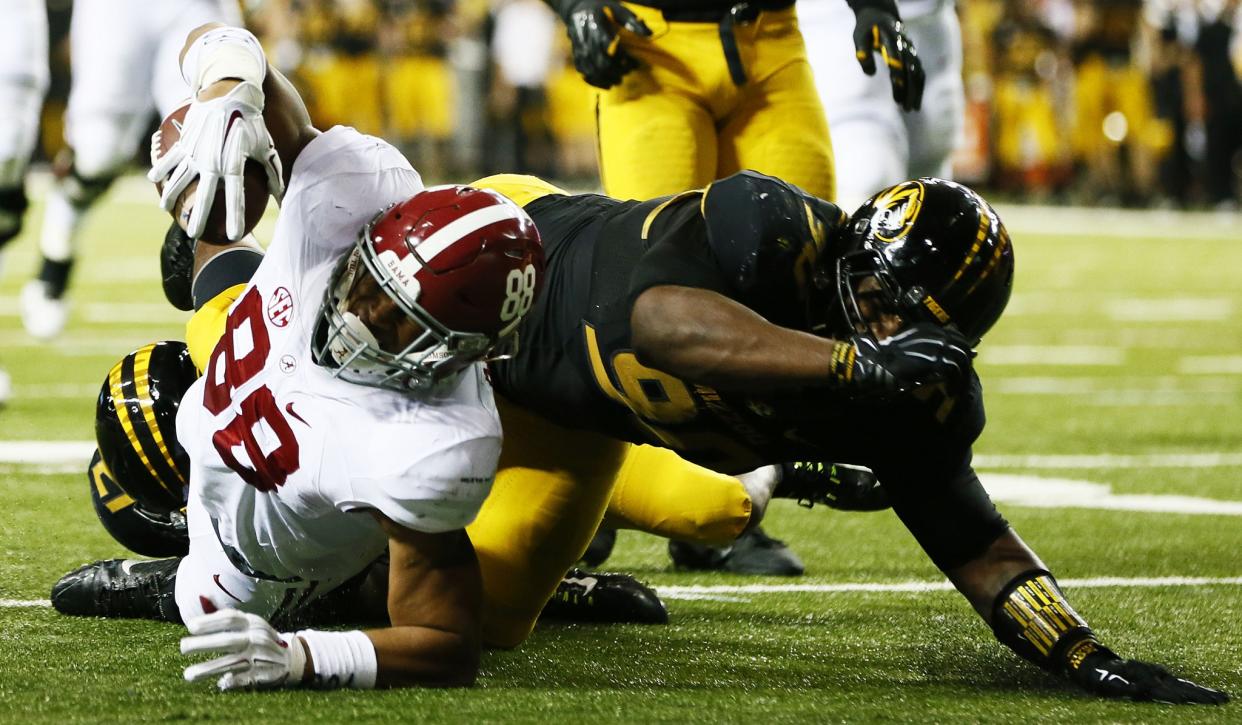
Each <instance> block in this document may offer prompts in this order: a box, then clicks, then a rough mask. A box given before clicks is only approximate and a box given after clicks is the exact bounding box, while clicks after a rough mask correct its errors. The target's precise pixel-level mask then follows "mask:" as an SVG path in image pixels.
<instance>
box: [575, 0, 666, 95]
mask: <svg viewBox="0 0 1242 725" xmlns="http://www.w3.org/2000/svg"><path fill="white" fill-rule="evenodd" d="M555 5H556V7H557V8H558V9H559V10H560V13H561V17H562V18H564V20H565V31H566V32H567V33H569V42H570V44H571V45H572V46H573V50H574V67H575V68H577V69H578V72H579V73H581V74H582V78H583V80H585V81H586V82H587V83H590V84H591V85H593V86H595V87H597V88H611V87H612V86H615V85H617V84H618V83H620V82H621V77H622V76H624V75H625V74H626V73H629V72H630V71H631V70H633V69H635V68H637V67H638V63H637V62H636V61H635V60H634V59H633V58H631V57H630V55H629V54H628V53H626V52H625V51H624V50H622V49H621V46H620V44H619V41H618V40H617V29H618V28H625V29H626V30H628V31H630V32H631V33H634V34H635V35H641V36H643V37H645V38H649V37H651V29H650V28H648V27H647V25H646V23H644V22H643V21H642V20H640V19H639V18H638V16H637V15H635V14H634V13H632V12H630V11H629V9H627V8H626V7H625V6H624V5H622V4H621V3H619V2H617V0H563V1H561V2H556V3H555Z"/></svg>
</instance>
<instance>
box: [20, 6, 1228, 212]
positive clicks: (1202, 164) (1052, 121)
mask: <svg viewBox="0 0 1242 725" xmlns="http://www.w3.org/2000/svg"><path fill="white" fill-rule="evenodd" d="M815 1H818V2H824V1H827V0H815ZM841 1H843V0H841ZM48 5H49V12H50V16H51V33H52V37H51V42H52V71H53V85H52V88H51V91H50V93H49V94H48V98H47V103H46V105H45V108H44V112H43V121H44V123H43V133H42V143H41V149H40V152H39V153H40V155H41V156H42V157H43V158H51V157H52V156H53V155H54V154H55V152H56V151H57V149H58V148H59V147H60V146H61V145H62V143H63V142H62V140H61V139H62V134H61V126H60V124H61V114H62V111H63V109H64V103H65V98H66V96H67V94H68V88H69V82H68V81H69V79H68V73H69V70H68V43H67V32H68V18H69V13H70V11H71V6H72V2H71V0H49V3H48ZM957 6H958V12H959V15H960V17H961V22H962V30H963V47H964V57H965V65H964V75H965V81H966V89H967V114H966V115H967V118H966V134H965V138H964V139H963V143H962V144H961V146H960V148H959V149H958V152H957V155H956V156H955V160H954V169H955V174H956V175H957V177H958V178H959V179H961V180H963V181H966V182H969V183H973V184H976V185H978V186H980V187H982V188H984V189H989V190H992V191H993V192H999V193H1001V194H1004V195H1009V196H1012V197H1018V198H1022V199H1028V200H1034V201H1050V202H1067V203H1078V204H1107V205H1125V206H1153V205H1155V206H1169V207H1189V208H1216V209H1236V208H1237V206H1238V203H1239V186H1240V184H1239V179H1240V177H1242V85H1240V84H1239V76H1240V75H1242V38H1240V37H1239V32H1238V30H1239V29H1242V0H959V2H958V3H957ZM243 8H244V11H245V14H246V19H247V24H248V26H249V27H250V28H251V29H253V30H254V31H255V33H256V34H257V35H258V36H259V37H260V38H261V39H262V40H263V42H264V44H265V45H266V46H267V50H268V55H269V58H271V59H272V61H273V62H274V63H275V64H276V65H277V66H279V67H280V68H281V69H282V70H283V71H284V72H285V73H286V74H288V75H289V76H290V77H291V78H293V79H294V81H295V83H296V84H297V85H298V86H299V88H300V90H301V91H302V93H303V95H304V96H305V97H306V99H307V102H308V104H309V105H310V107H311V113H312V117H313V118H314V119H315V121H316V123H317V125H320V126H321V127H326V126H330V125H332V124H337V123H341V124H348V125H352V126H355V127H357V128H359V129H360V130H362V131H365V132H368V133H374V134H378V135H382V136H384V137H385V138H387V139H389V140H390V141H392V142H394V143H396V144H398V145H399V146H401V147H403V149H404V150H405V151H406V152H407V154H408V155H409V156H410V158H411V159H413V160H414V162H415V164H416V165H417V166H418V168H419V169H420V170H421V171H422V172H423V174H424V176H425V177H426V178H427V179H428V180H429V181H433V182H436V181H443V180H450V179H455V180H460V179H463V178H466V177H470V178H473V177H475V176H478V175H480V174H482V173H491V172H494V171H497V170H505V171H518V172H524V173H534V174H537V175H541V176H546V177H550V178H554V179H558V180H561V181H563V182H565V183H569V184H573V185H575V186H577V187H580V188H586V187H594V186H596V185H597V180H596V162H595V129H594V102H593V95H592V94H593V93H594V89H593V88H591V87H590V86H588V85H586V83H584V82H583V81H582V80H581V78H580V77H579V76H578V75H577V74H576V73H575V72H574V69H573V65H572V63H571V62H570V61H569V44H568V41H567V39H566V38H565V33H564V26H563V25H562V24H561V22H560V20H559V19H558V18H557V17H556V16H555V15H554V14H553V12H552V11H551V10H549V9H548V8H547V6H546V5H545V4H544V3H543V2H542V0H247V1H246V2H244V3H243ZM806 42H807V43H808V44H813V43H815V38H814V37H807V38H806Z"/></svg>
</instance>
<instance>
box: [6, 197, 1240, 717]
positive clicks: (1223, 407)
mask: <svg viewBox="0 0 1242 725" xmlns="http://www.w3.org/2000/svg"><path fill="white" fill-rule="evenodd" d="M40 216H41V206H39V205H38V204H36V205H35V206H34V208H33V210H32V213H31V216H30V222H29V228H28V230H27V233H26V235H25V236H24V237H23V238H22V239H20V240H19V241H17V242H15V243H14V244H13V245H11V246H10V247H9V250H10V251H8V252H7V253H6V254H7V256H6V258H5V267H4V276H3V282H2V284H0V364H2V365H3V366H4V367H5V368H7V369H8V370H9V372H10V373H11V374H12V377H13V381H14V397H13V400H12V401H11V402H10V404H9V405H8V407H7V408H5V409H4V410H3V411H2V412H0V421H2V422H3V426H0V500H2V501H3V502H4V505H3V506H2V507H0V551H2V553H0V556H2V557H3V558H0V721H5V722H38V721H42V722H62V721H67V720H85V721H116V722H131V721H137V720H189V719H193V720H207V719H211V720H218V721H222V722H273V723H276V722H286V721H319V722H350V721H357V720H393V721H397V720H400V721H407V722H408V721H453V722H461V721H505V722H511V721H520V722H549V721H554V722H576V721H587V720H590V719H602V720H609V721H613V720H620V721H630V722H646V721H673V722H682V721H702V722H717V721H719V722H794V721H799V722H821V721H858V720H866V721H910V720H914V721H920V722H921V721H938V722H958V721H970V722H984V721H987V722H992V721H1002V720H1004V721H1047V722H1054V721H1055V722H1062V721H1082V722H1134V721H1148V722H1156V721H1164V720H1166V719H1168V718H1172V717H1175V718H1177V720H1178V721H1179V722H1180V721H1186V722H1242V710H1240V709H1239V707H1242V706H1239V705H1238V704H1236V703H1235V704H1232V705H1228V706H1225V707H1223V708H1182V709H1173V708H1171V707H1168V706H1160V705H1140V704H1129V703H1117V702H1103V701H1097V700H1093V699H1091V698H1088V697H1085V696H1082V695H1079V694H1078V693H1077V692H1076V691H1074V690H1072V689H1071V688H1069V687H1068V686H1066V685H1063V684H1061V683H1060V682H1057V681H1054V680H1052V679H1050V678H1049V677H1047V676H1045V675H1044V674H1043V673H1041V672H1040V671H1038V670H1036V669H1035V668H1034V667H1032V666H1030V665H1027V664H1025V663H1024V662H1022V661H1020V660H1018V659H1017V658H1016V657H1015V656H1013V655H1012V654H1010V653H1009V652H1008V651H1007V650H1005V649H1003V648H1002V647H1001V646H1000V645H999V644H997V643H995V641H994V640H993V639H992V637H991V635H990V633H989V632H988V631H987V630H986V628H985V627H984V626H983V624H982V623H981V622H980V621H979V620H978V619H977V618H976V616H975V615H974V614H973V612H971V611H970V610H969V608H968V606H967V605H966V603H965V602H964V600H962V599H961V598H960V597H959V596H958V595H956V594H955V593H953V592H947V591H937V590H931V591H917V590H915V589H917V587H915V586H913V585H911V586H908V587H905V588H906V589H911V590H914V591H897V592H891V591H890V592H876V591H858V590H854V591H842V590H841V587H839V586H837V585H842V584H862V583H872V584H875V583H882V584H911V583H920V582H926V583H935V582H938V581H940V577H939V576H938V573H937V572H936V570H935V569H934V568H933V567H932V566H931V565H930V564H929V563H928V562H927V561H926V560H925V558H924V557H923V555H922V553H921V552H920V551H919V550H918V549H917V547H916V546H915V545H914V544H913V542H912V540H911V539H910V538H909V536H908V535H907V534H906V533H905V531H904V529H903V528H902V527H901V526H900V524H899V523H898V522H897V521H896V519H895V517H893V516H892V515H891V514H889V513H878V514H853V515H849V514H841V513H836V512H832V511H828V510H821V509H815V510H813V511H805V510H803V509H800V508H797V507H796V506H793V505H786V502H779V503H778V504H776V505H774V507H773V509H774V510H773V511H772V513H771V514H770V516H769V519H768V524H767V528H768V530H769V532H770V533H772V534H774V535H777V536H780V537H782V538H785V539H787V540H789V541H790V542H791V544H793V546H794V547H795V549H796V550H797V551H798V552H799V553H800V554H801V555H802V557H803V558H804V559H805V561H806V563H807V575H806V576H805V577H803V578H801V579H798V580H794V581H789V580H771V579H761V578H749V577H737V576H699V575H695V576H691V575H685V574H679V573H675V572H672V571H670V570H669V568H668V564H667V559H666V557H665V555H664V545H663V542H660V541H657V540H655V539H651V538H646V537H640V536H639V535H637V534H627V533H622V535H621V540H620V543H619V545H618V548H617V552H616V554H615V555H614V558H613V559H612V560H611V561H610V562H609V567H610V568H617V569H623V570H630V571H633V572H635V573H637V574H638V575H639V576H640V577H642V578H645V579H647V580H649V581H650V582H652V583H654V584H655V585H656V586H657V587H662V588H664V592H665V594H666V596H667V601H668V605H669V609H670V612H671V619H672V623H671V624H670V625H669V626H667V627H650V628H644V627H628V626H626V627H622V626H615V627H595V626H567V625H561V626H549V627H545V628H541V629H539V630H538V631H537V632H536V633H535V635H534V636H533V637H532V638H531V640H530V641H529V642H528V643H527V644H525V645H524V646H523V647H522V648H520V649H518V650H516V651H512V652H494V653H488V654H487V655H485V658H484V661H483V674H482V677H481V678H480V682H479V685H478V686H477V687H476V688H474V689H473V690H469V691H400V692H366V693H353V692H336V693H306V692H280V693H258V694H229V695H222V694H218V693H216V692H214V691H213V690H212V688H211V687H209V686H206V685H195V686H192V685H187V684H186V683H184V682H183V681H182V679H181V668H182V667H183V666H184V665H185V664H186V662H185V661H184V660H183V659H182V658H181V657H180V655H179V654H178V653H177V640H178V637H179V636H180V634H181V631H180V629H179V628H178V627H173V626H168V625H159V624H152V623H146V622H127V621H116V622H113V621H104V620H81V619H77V620H75V619H67V618H62V617H60V616H58V615H57V614H55V613H54V612H53V611H52V610H51V609H49V608H48V607H46V606H45V604H43V603H42V601H41V600H45V599H46V597H47V595H48V590H49V588H50V586H51V584H52V583H53V582H54V581H55V580H56V579H57V578H58V577H59V575H60V574H62V573H64V572H65V571H68V570H69V569H71V568H73V567H75V566H77V565H78V564H81V563H83V562H86V561H90V560H93V559H97V558H104V557H115V556H121V555H123V551H122V550H121V549H120V548H119V547H118V546H117V545H115V544H113V543H112V542H111V541H110V540H109V539H108V537H107V535H106V534H105V533H104V532H103V530H102V528H101V527H100V526H99V525H98V523H97V522H96V520H95V518H94V514H93V512H92V511H91V508H90V502H89V499H88V492H87V487H86V478H85V476H84V475H83V472H84V469H85V465H86V457H85V455H84V454H82V453H81V450H82V448H81V446H75V445H69V446H67V447H64V448H48V447H35V446H32V445H31V444H30V443H26V444H24V445H14V444H12V443H4V442H3V441H25V442H43V441H68V442H75V441H79V442H80V441H88V440H89V439H90V438H91V437H92V435H93V429H92V420H93V398H94V395H95V392H96V391H97V389H98V386H99V384H100V382H101V381H102V379H103V376H104V374H105V373H106V371H107V369H108V367H109V366H110V365H111V364H112V363H113V362H114V361H115V360H116V359H118V358H119V357H120V356H121V355H123V354H125V353H126V352H128V351H129V350H131V349H132V348H134V347H137V346H139V345H141V344H144V343H146V342H149V341H151V340H155V339H163V338H174V337H180V335H181V325H182V323H183V322H184V319H185V315H183V314H182V313H178V312H176V311H174V310H173V309H172V308H171V307H169V306H168V305H167V304H166V303H164V301H163V298H162V295H161V293H160V290H159V277H158V263H157V261H156V250H157V249H158V245H159V241H160V239H161V238H162V234H163V229H164V228H165V226H166V223H165V221H164V218H163V217H162V216H161V215H160V213H159V212H158V210H157V209H155V207H154V192H153V191H151V190H150V189H148V188H146V187H145V184H143V183H142V182H140V181H137V180H128V181H127V182H126V183H124V184H122V185H121V187H120V188H118V189H116V190H114V191H113V192H112V193H111V194H110V195H109V196H108V197H107V199H106V200H105V202H104V203H103V204H102V205H101V206H100V208H99V209H98V210H97V211H96V213H95V214H94V215H93V216H92V217H91V218H90V221H89V223H88V226H87V228H86V231H85V235H84V237H85V238H84V240H83V242H84V244H83V248H84V252H83V257H82V262H81V264H80V266H79V268H78V270H77V276H76V281H77V286H76V287H75V291H74V292H75V294H74V298H75V302H76V307H75V313H74V318H73V321H72V323H71V327H70V330H69V331H68V333H67V334H66V335H65V336H64V337H63V338H62V339H61V340H60V341H58V342H56V343H54V344H51V345H39V344H36V343H34V342H33V341H31V340H30V339H29V338H27V337H26V336H25V334H24V332H22V330H21V325H20V322H19V321H18V318H17V299H16V298H17V293H18V289H19V287H20V284H21V283H22V282H24V281H25V279H26V275H28V274H29V273H30V272H31V271H32V269H33V267H34V257H33V247H34V238H35V237H34V234H35V233H37V228H38V226H39V218H40ZM1008 220H1009V224H1010V228H1011V231H1012V232H1013V237H1014V241H1015V245H1016V249H1017V257H1018V279H1017V286H1016V291H1015V295H1014V299H1013V303H1012V305H1011V308H1010V312H1009V313H1008V314H1007V316H1006V318H1005V319H1003V320H1002V321H1001V323H1000V325H999V326H998V327H997V328H996V330H995V331H994V332H993V333H992V334H991V335H990V336H989V339H988V340H987V342H986V343H985V344H984V345H983V347H982V349H981V352H980V358H979V363H978V364H979V368H980V371H981V375H982V378H983V382H984V387H985V390H987V391H988V413H989V425H988V429H987V431H986V432H985V433H984V436H983V438H982V439H981V440H980V442H979V445H978V447H977V449H976V454H977V456H978V463H979V467H980V470H981V471H982V476H983V478H984V480H985V482H986V483H987V484H988V485H989V487H990V488H993V490H994V493H995V495H996V497H997V498H998V500H999V501H1000V504H999V505H1000V506H1001V508H1002V510H1003V511H1004V512H1005V513H1006V515H1007V516H1008V517H1009V518H1010V520H1011V521H1012V522H1013V524H1014V526H1015V527H1016V528H1017V530H1018V531H1019V532H1020V533H1021V534H1022V535H1023V536H1024V537H1025V538H1026V539H1027V541H1028V542H1029V543H1030V544H1031V545H1032V546H1033V547H1034V548H1035V549H1036V550H1037V551H1038V552H1039V553H1040V554H1041V555H1042V556H1043V558H1044V559H1045V560H1046V561H1047V562H1048V563H1049V564H1050V566H1051V567H1052V568H1053V570H1054V571H1055V572H1056V573H1057V575H1058V576H1059V577H1060V578H1061V579H1062V580H1071V582H1070V583H1069V584H1067V585H1066V586H1065V589H1066V590H1067V592H1068V594H1069V596H1070V598H1071V600H1072V601H1074V602H1075V603H1076V606H1077V608H1078V610H1079V611H1080V612H1081V613H1082V614H1083V615H1084V616H1085V617H1086V618H1087V619H1088V620H1089V621H1090V622H1092V623H1093V626H1094V627H1095V628H1096V629H1097V631H1098V632H1099V633H1100V635H1101V637H1102V639H1103V640H1104V641H1105V642H1106V643H1107V644H1109V645H1111V646H1112V647H1113V648H1114V649H1116V650H1118V651H1119V652H1122V653H1123V654H1127V655H1130V656H1134V657H1139V658H1147V659H1152V660H1157V661H1161V662H1164V663H1166V664H1169V665H1170V666H1172V667H1173V668H1174V669H1175V670H1177V671H1179V672H1181V673H1184V674H1185V675H1186V676H1189V677H1192V678H1194V679H1197V680H1199V681H1201V682H1202V683H1203V684H1207V685H1211V686H1215V687H1218V688H1222V689H1225V690H1228V691H1230V692H1232V693H1233V694H1234V695H1235V696H1238V695H1242V553H1240V550H1242V529H1240V527H1239V525H1240V524H1242V518H1239V517H1240V516H1242V480H1240V477H1242V285H1239V283H1238V277H1239V270H1242V231H1239V229H1240V228H1242V225H1239V221H1240V220H1239V219H1238V218H1236V217H1235V218H1234V219H1232V220H1221V219H1220V218H1217V217H1206V216H1205V217H1191V216H1162V215H1152V214H1147V215H1119V214H1118V213H1115V212H1100V213H1098V214H1083V213H1073V212H1065V211H1055V210H1051V211H1050V210H1031V209H1025V210H1014V211H1013V213H1012V214H1009V216H1008ZM268 228H269V229H270V227H268ZM261 229H262V228H261ZM23 452H25V453H27V454H29V455H31V456H33V458H36V459H37V460H33V461H29V460H28V461H27V462H21V461H22V460H23V455H22V454H23ZM34 453H37V454H38V455H34ZM1177 577H1200V578H1205V579H1208V580H1210V581H1207V582H1200V583H1193V584H1186V583H1184V582H1183V583H1182V584H1181V585H1178V586H1155V585H1156V584H1158V583H1162V582H1163V583H1164V584H1168V583H1169V582H1170V580H1169V579H1168V578H1177ZM1108 578H1113V579H1108ZM1072 580H1078V581H1079V582H1080V583H1079V584H1077V585H1075V584H1074V583H1073V581H1072ZM1118 580H1123V581H1118ZM791 583H793V584H798V585H805V587H806V588H805V590H803V591H781V590H779V589H776V588H775V587H774V586H772V585H788V584H791ZM1119 584H1125V585H1126V586H1119ZM752 585H760V586H752ZM696 586H697V587H705V588H698V589H696V588H692V587H696ZM743 586H747V587H748V588H747V589H741V588H740V587H743Z"/></svg>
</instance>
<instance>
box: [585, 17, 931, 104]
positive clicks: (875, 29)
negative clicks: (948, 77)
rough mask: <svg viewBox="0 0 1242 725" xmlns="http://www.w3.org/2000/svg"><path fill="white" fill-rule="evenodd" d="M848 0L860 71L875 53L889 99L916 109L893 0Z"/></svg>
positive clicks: (870, 70)
mask: <svg viewBox="0 0 1242 725" xmlns="http://www.w3.org/2000/svg"><path fill="white" fill-rule="evenodd" d="M848 1H849V4H850V7H852V8H853V9H854V18H855V24H854V51H855V54H856V55H857V57H858V64H859V65H861V66H862V69H863V72H864V73H866V74H867V75H869V76H871V75H875V58H874V57H873V56H872V54H873V53H877V52H878V53H879V54H880V57H882V58H884V62H885V64H886V65H888V73H889V80H890V82H891V83H892V85H893V100H894V101H896V102H897V104H898V105H899V106H901V107H902V108H904V109H905V110H907V111H917V110H919V107H920V106H921V105H922V103H923V83H924V81H925V80H926V78H925V76H924V73H923V64H922V63H921V62H919V56H918V53H917V52H916V51H915V48H914V44H913V43H911V42H910V39H909V38H907V37H906V36H905V34H904V33H902V25H901V15H899V14H898V12H897V3H896V2H894V0H848ZM576 56H577V52H576V51H575V57H576Z"/></svg>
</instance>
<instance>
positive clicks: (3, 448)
mask: <svg viewBox="0 0 1242 725" xmlns="http://www.w3.org/2000/svg"><path fill="white" fill-rule="evenodd" d="M94 452H95V441H0V464H4V463H7V464H18V465H31V466H60V465H64V464H71V463H77V462H81V464H82V466H86V464H87V463H88V462H90V460H91V454H92V453H94ZM82 470H84V471H85V470H86V469H85V468H83V469H82Z"/></svg>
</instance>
